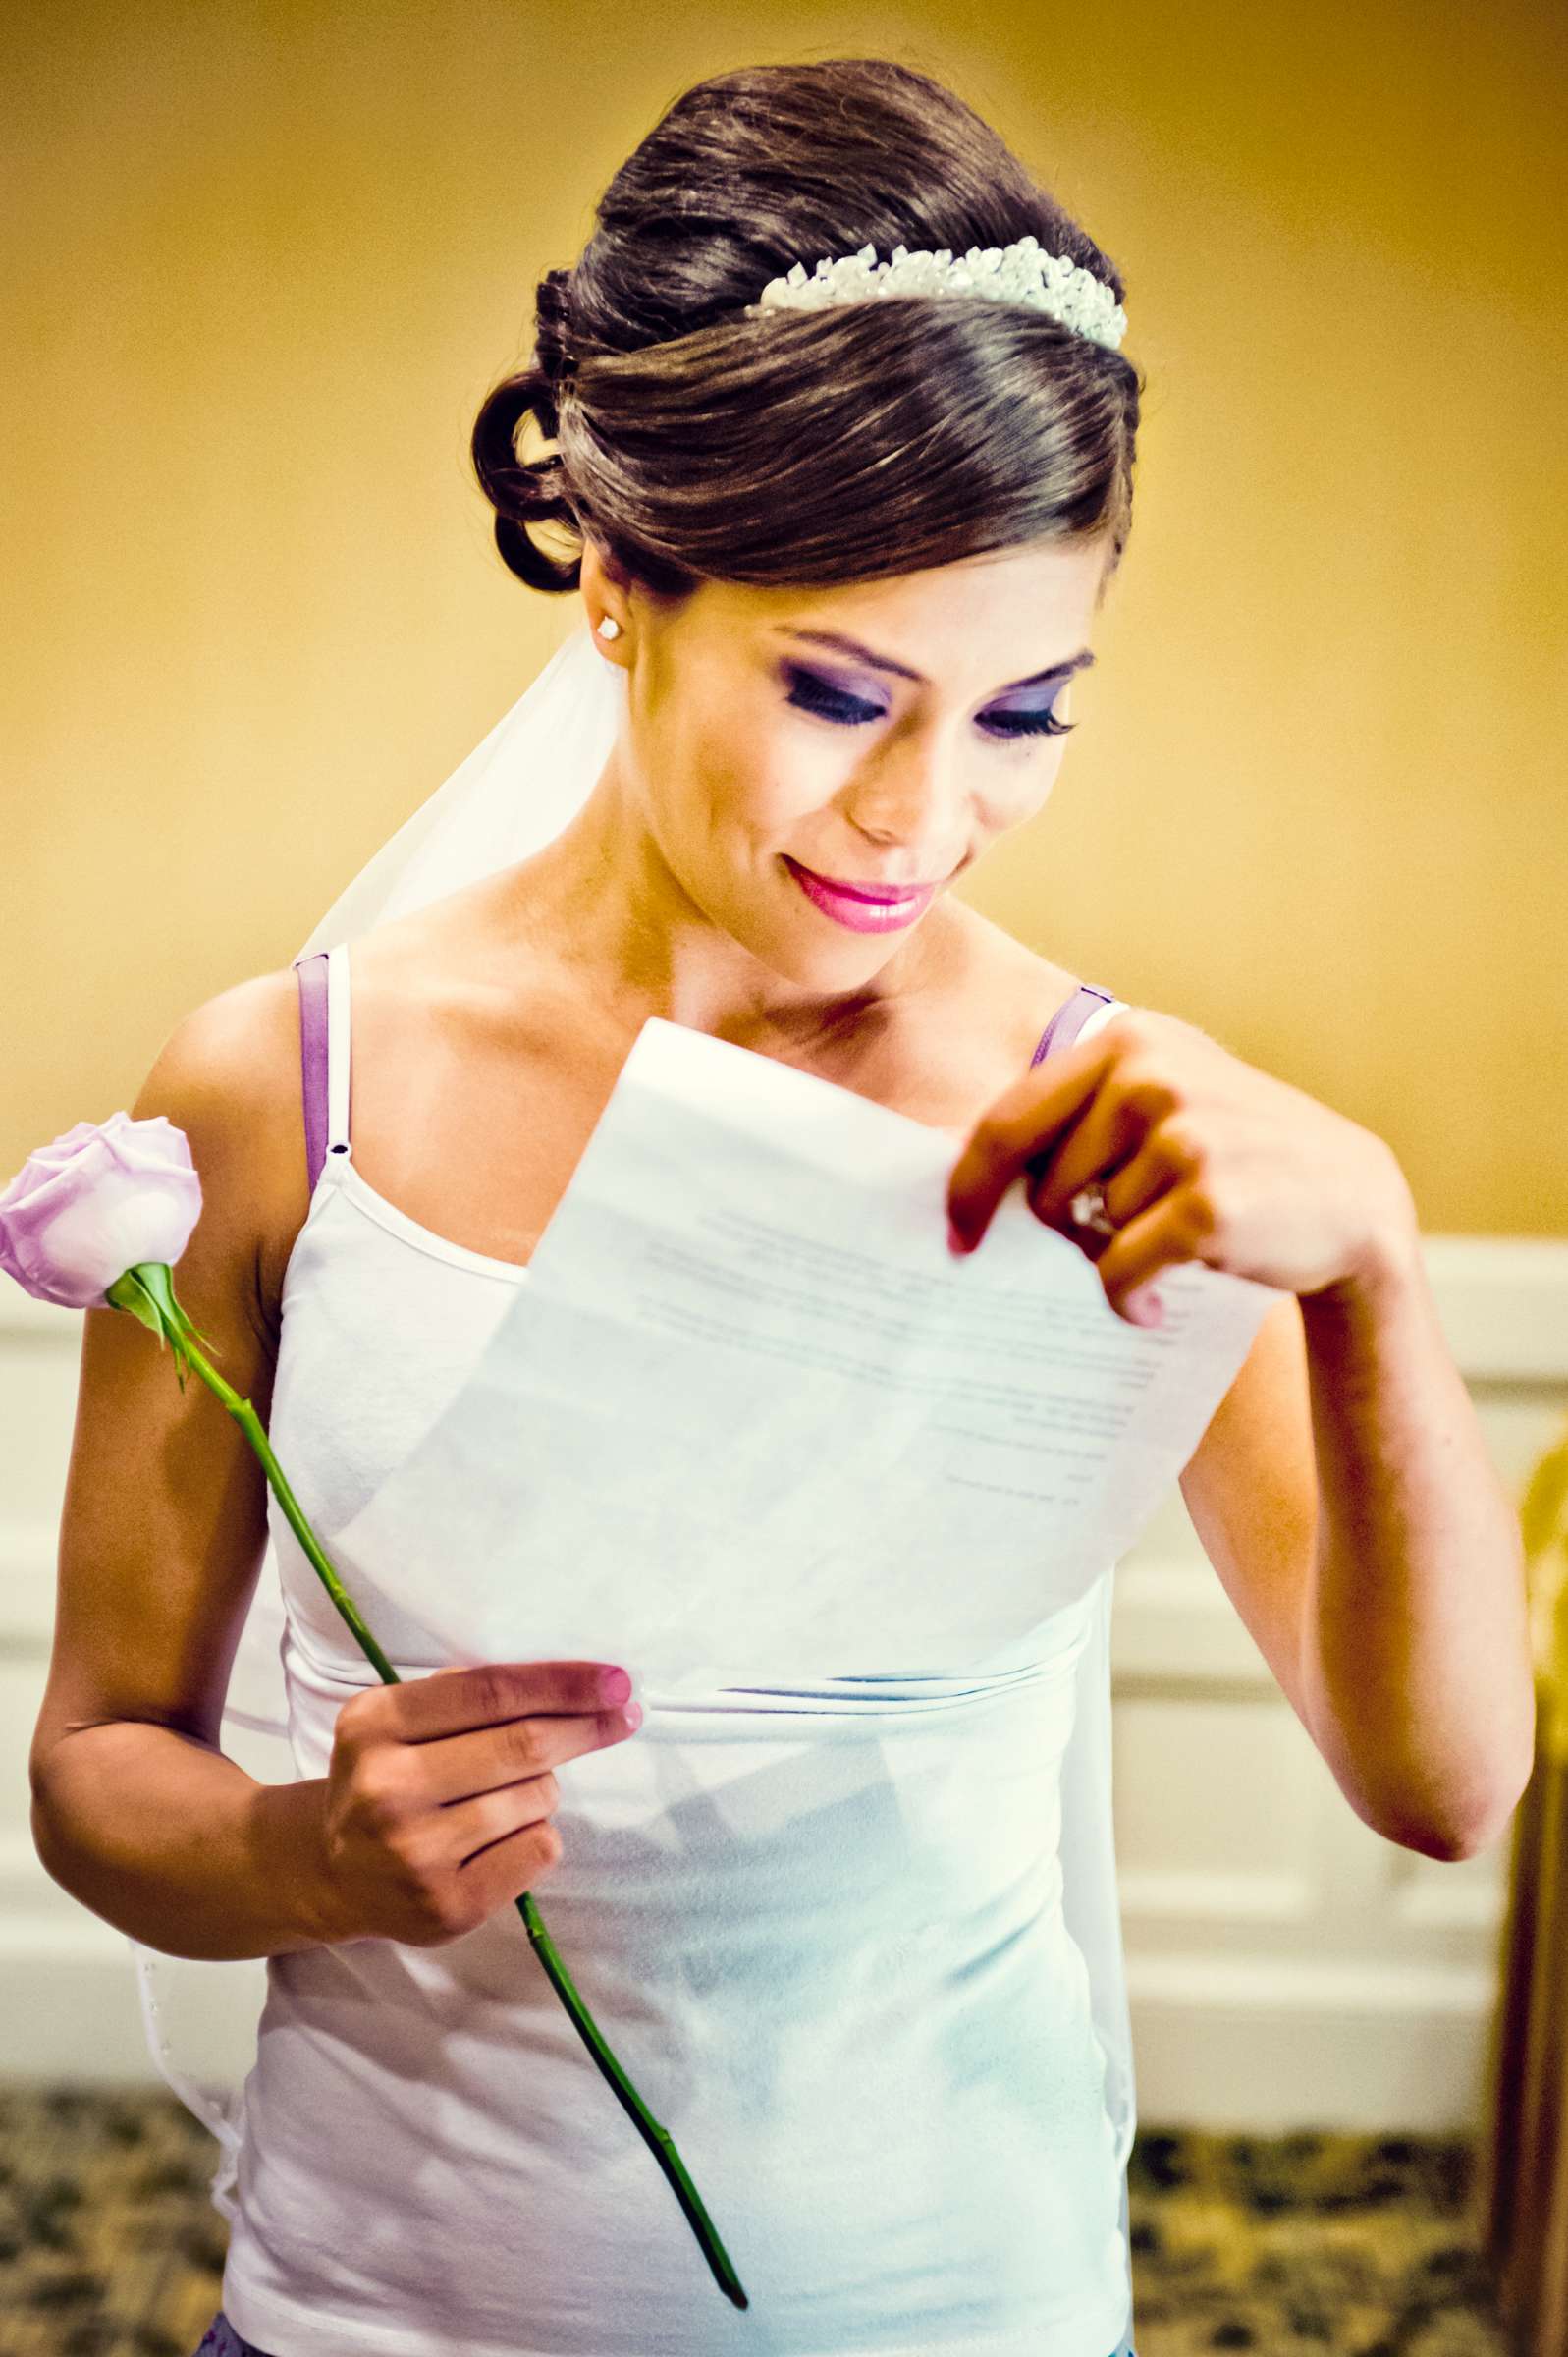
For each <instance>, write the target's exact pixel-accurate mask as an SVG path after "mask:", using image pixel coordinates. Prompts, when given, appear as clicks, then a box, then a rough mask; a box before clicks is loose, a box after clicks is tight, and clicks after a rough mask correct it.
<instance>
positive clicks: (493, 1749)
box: [418, 1703, 629, 1807]
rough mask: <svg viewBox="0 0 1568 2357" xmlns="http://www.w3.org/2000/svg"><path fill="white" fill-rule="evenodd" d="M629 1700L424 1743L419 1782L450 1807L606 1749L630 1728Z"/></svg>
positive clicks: (431, 1799)
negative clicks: (575, 1714) (571, 1714)
mask: <svg viewBox="0 0 1568 2357" xmlns="http://www.w3.org/2000/svg"><path fill="white" fill-rule="evenodd" d="M626 1709H627V1705H625V1704H624V1703H621V1704H618V1705H616V1706H615V1707H613V1708H612V1709H609V1710H604V1711H590V1712H587V1713H585V1714H583V1715H581V1716H579V1717H577V1718H562V1717H559V1716H551V1717H530V1718H527V1719H514V1720H513V1721H511V1722H510V1723H509V1724H508V1725H507V1726H504V1727H479V1728H477V1729H475V1731H474V1732H473V1733H471V1734H463V1735H449V1736H448V1737H447V1738H446V1740H445V1741H444V1742H441V1743H434V1744H431V1745H430V1746H429V1748H428V1750H425V1749H424V1748H423V1747H421V1750H420V1753H419V1755H418V1757H419V1772H420V1783H421V1789H422V1791H423V1794H424V1797H425V1799H426V1801H427V1802H428V1803H429V1804H430V1805H431V1806H432V1807H435V1806H437V1805H441V1806H446V1807H450V1806H451V1805H452V1803H453V1802H455V1801H461V1800H469V1799H471V1798H473V1796H474V1795H475V1794H476V1793H481V1792H495V1791H498V1790H499V1789H500V1788H501V1787H502V1786H503V1785H506V1784H514V1783H520V1782H522V1781H524V1780H525V1779H527V1778H528V1777H533V1776H542V1775H543V1774H544V1772H545V1770H546V1769H547V1768H551V1769H554V1768H559V1767H562V1766H564V1765H565V1764H566V1762H567V1761H568V1760H574V1759H578V1758H580V1757H581V1755H582V1754H583V1753H584V1752H589V1751H603V1750H604V1749H605V1748H606V1746H607V1745H609V1744H611V1743H619V1742H622V1741H623V1740H624V1739H625V1737H626V1735H627V1733H628V1731H629V1729H628V1725H627V1720H626Z"/></svg>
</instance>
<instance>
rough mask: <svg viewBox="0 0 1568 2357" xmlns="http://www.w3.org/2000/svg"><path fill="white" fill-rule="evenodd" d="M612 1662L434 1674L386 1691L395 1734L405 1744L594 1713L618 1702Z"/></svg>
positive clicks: (496, 1665)
mask: <svg viewBox="0 0 1568 2357" xmlns="http://www.w3.org/2000/svg"><path fill="white" fill-rule="evenodd" d="M611 1668H612V1665H611V1664H609V1663H606V1662H581V1661H560V1662H479V1663H475V1664H473V1665H472V1666H471V1667H467V1668H462V1669H450V1668H449V1669H444V1670H436V1671H432V1672H430V1674H429V1675H428V1676H426V1677H410V1678H406V1679H405V1680H404V1681H403V1683H402V1684H401V1685H397V1686H388V1687H386V1688H384V1689H383V1691H384V1692H385V1694H386V1696H387V1703H386V1706H385V1707H386V1709H387V1710H388V1711H389V1713H390V1714H391V1721H392V1726H391V1731H392V1733H393V1734H394V1735H396V1736H397V1737H398V1738H399V1739H400V1740H401V1741H403V1742H405V1743H422V1742H427V1741H429V1740H430V1739H431V1738H432V1737H435V1736H438V1735H457V1734H464V1733H466V1732H467V1730H468V1729H469V1728H470V1727H490V1726H496V1725H499V1724H500V1723H502V1722H503V1721H505V1720H508V1719H521V1718H525V1717H528V1716H532V1715H536V1714H539V1713H543V1712H549V1711H563V1712H572V1711H594V1710H601V1709H603V1708H605V1706H606V1705H608V1704H609V1703H611V1702H612V1701H614V1700H615V1699H616V1698H615V1697H614V1696H613V1695H612V1694H610V1693H609V1692H607V1691H606V1690H605V1684H604V1681H605V1679H606V1678H607V1677H609V1675H610V1673H611Z"/></svg>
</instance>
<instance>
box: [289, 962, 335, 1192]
mask: <svg viewBox="0 0 1568 2357" xmlns="http://www.w3.org/2000/svg"><path fill="white" fill-rule="evenodd" d="M294 966H295V972H296V973H297V975H298V977H299V1076H300V1084H301V1089H302V1093H303V1096H304V1108H305V1168H306V1170H307V1171H308V1172H309V1174H310V1192H311V1193H312V1194H314V1193H315V1191H316V1180H317V1179H318V1178H320V1176H321V1166H322V1164H323V1163H324V1162H325V1161H326V1159H327V953H326V951H325V950H315V951H313V952H312V953H311V955H310V956H309V957H308V958H297V959H295V961H294Z"/></svg>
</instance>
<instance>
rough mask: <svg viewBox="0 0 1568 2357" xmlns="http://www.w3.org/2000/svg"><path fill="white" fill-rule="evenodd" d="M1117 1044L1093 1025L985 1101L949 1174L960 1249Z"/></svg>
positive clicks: (1097, 1077)
mask: <svg viewBox="0 0 1568 2357" xmlns="http://www.w3.org/2000/svg"><path fill="white" fill-rule="evenodd" d="M1108 1027H1109V1026H1108ZM1119 1052H1120V1042H1119V1041H1111V1042H1110V1043H1109V1044H1108V1045H1106V1046H1103V1045H1102V1043H1101V1035H1100V1034H1099V1033H1097V1034H1096V1035H1095V1037H1094V1038H1092V1039H1087V1040H1084V1041H1082V1042H1081V1043H1079V1044H1078V1045H1076V1046H1074V1047H1070V1048H1067V1049H1064V1050H1063V1052H1062V1054H1061V1055H1060V1056H1059V1057H1057V1058H1054V1059H1053V1061H1052V1063H1051V1064H1050V1065H1046V1066H1042V1067H1041V1068H1040V1069H1038V1070H1036V1071H1033V1072H1025V1073H1024V1074H1023V1075H1022V1077H1021V1078H1020V1079H1018V1080H1015V1081H1014V1082H1013V1084H1012V1086H1011V1087H1010V1088H1007V1089H1004V1090H1003V1091H1002V1093H1001V1095H1000V1097H998V1098H997V1099H996V1101H995V1103H994V1104H992V1105H990V1106H989V1107H988V1108H987V1110H986V1112H985V1113H984V1114H983V1115H982V1116H981V1118H980V1120H979V1121H978V1122H977V1124H975V1127H974V1128H973V1130H971V1132H970V1134H969V1137H968V1139H967V1141H966V1142H965V1145H964V1148H963V1151H962V1153H961V1154H960V1155H959V1157H958V1159H957V1161H956V1162H955V1163H954V1164H953V1167H952V1170H951V1172H950V1173H949V1174H948V1178H947V1217H948V1219H949V1220H950V1222H951V1223H952V1227H953V1230H954V1233H955V1234H956V1236H957V1238H958V1241H959V1244H960V1247H961V1248H962V1249H964V1250H969V1251H972V1250H973V1248H974V1246H975V1245H976V1244H978V1243H979V1241H980V1239H981V1237H982V1236H983V1235H984V1234H985V1233H986V1230H987V1229H988V1228H989V1226H990V1225H991V1217H992V1214H993V1212H994V1211H995V1210H996V1208H997V1205H998V1204H999V1203H1000V1201H1001V1198H1002V1196H1003V1195H1004V1194H1005V1193H1006V1191H1007V1189H1008V1187H1009V1186H1010V1185H1011V1184H1012V1182H1013V1180H1014V1179H1015V1178H1017V1176H1018V1174H1019V1172H1020V1171H1021V1170H1022V1169H1023V1167H1024V1165H1025V1163H1027V1162H1029V1161H1031V1160H1033V1159H1035V1158H1036V1157H1037V1156H1039V1155H1041V1154H1049V1153H1050V1152H1052V1151H1053V1150H1054V1146H1055V1144H1056V1142H1057V1140H1058V1139H1059V1138H1060V1136H1061V1135H1062V1133H1063V1131H1065V1130H1066V1129H1068V1128H1070V1127H1071V1125H1072V1124H1073V1123H1074V1122H1076V1121H1077V1119H1078V1118H1079V1116H1080V1114H1081V1113H1082V1112H1083V1110H1084V1108H1085V1106H1086V1105H1087V1104H1088V1103H1089V1102H1090V1100H1091V1099H1092V1097H1093V1096H1094V1093H1095V1090H1096V1089H1097V1088H1098V1087H1099V1085H1100V1082H1101V1079H1102V1077H1103V1076H1104V1074H1105V1072H1106V1070H1107V1069H1108V1065H1109V1063H1110V1060H1111V1058H1112V1057H1113V1056H1114V1055H1116V1054H1118V1053H1119Z"/></svg>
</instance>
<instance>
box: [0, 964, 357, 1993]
mask: <svg viewBox="0 0 1568 2357" xmlns="http://www.w3.org/2000/svg"><path fill="white" fill-rule="evenodd" d="M297 1025H298V1017H297V986H296V983H295V977H294V974H293V970H292V969H290V970H289V971H288V972H286V973H283V974H269V975H263V976H260V977H258V978H257V979H255V980H254V981H250V982H245V983H242V984H240V985H239V986H238V987H237V988H235V989H233V990H229V991H226V992H224V993H222V994H221V995H220V996H219V997H217V998H215V999H212V1000H209V1001H208V1002H207V1003H206V1004H205V1005H204V1006H202V1007H199V1008H197V1009H196V1010H195V1012H194V1013H193V1014H189V1015H188V1016H187V1017H186V1019H185V1020H184V1021H183V1022H182V1023H181V1024H180V1025H179V1026H178V1028H177V1029H176V1030H175V1031H174V1033H173V1034H172V1035H171V1037H170V1039H169V1040H168V1041H167V1043H166V1044H165V1046H164V1048H163V1050H162V1052H161V1053H160V1055H159V1056H158V1058H157V1061H156V1062H155V1064H154V1066H153V1068H152V1070H151V1072H150V1073H149V1074H148V1077H147V1079H146V1082H145V1083H144V1085H143V1087H142V1089H141V1093H140V1095H139V1096H138V1098H137V1100H136V1103H135V1108H134V1118H135V1119H136V1120H142V1119H145V1118H148V1117H150V1116H152V1115H155V1114H160V1113H161V1114H166V1115H167V1116H168V1118H169V1120H170V1121H172V1122H173V1123H175V1124H176V1125H177V1126H178V1127H179V1128H181V1129H183V1130H184V1131H185V1133H186V1136H187V1137H188V1139H189V1144H190V1152H191V1158H192V1160H193V1161H194V1163H195V1166H196V1170H197V1173H198V1175H199V1177H200V1179H201V1189H202V1207H201V1216H200V1218H199V1219H198V1220H197V1222H196V1226H195V1229H194V1231H193V1232H192V1234H191V1236H190V1240H189V1243H188V1245H187V1246H186V1249H185V1251H184V1253H183V1254H182V1256H181V1259H180V1264H179V1271H178V1285H179V1293H180V1298H181V1301H182V1303H183V1305H184V1307H185V1308H186V1310H187V1311H188V1312H189V1315H190V1317H191V1318H192V1319H193V1320H194V1322H195V1325H196V1326H197V1328H198V1329H199V1330H200V1332H201V1333H202V1334H203V1335H204V1336H207V1337H209V1338H210V1341H211V1343H212V1345H213V1346H214V1348H213V1353H212V1354H213V1355H214V1358H215V1363H216V1364H217V1365H218V1366H219V1367H220V1368H221V1370H222V1372H223V1373H224V1374H225V1375H226V1376H227V1378H228V1380H229V1381H230V1382H231V1383H232V1384H234V1386H235V1387H236V1389H237V1390H238V1391H239V1392H240V1393H241V1395H242V1396H243V1397H248V1398H250V1399H251V1400H252V1401H253V1402H254V1404H255V1407H256V1411H257V1413H258V1414H259V1415H260V1417H261V1418H262V1421H263V1423H265V1421H266V1419H267V1416H268V1413H269V1410H270V1406H271V1397H272V1375H273V1364H274V1346H273V1336H274V1333H275V1329H276V1303H275V1301H273V1300H272V1299H271V1298H270V1297H269V1279H268V1277H267V1275H266V1272H267V1270H268V1269H269V1268H272V1267H275V1266H276V1265H277V1255H276V1252H275V1250H273V1249H271V1248H269V1247H270V1244H271V1241H272V1239H273V1238H274V1235H275V1231H276V1226H277V1222H278V1220H279V1218H280V1216H290V1215H292V1217H293V1220H294V1225H295V1226H296V1227H297V1226H298V1224H299V1221H300V1220H301V1219H302V1218H303V1214H304V1209H305V1197H306V1181H305V1175H304V1167H303V1165H304V1147H303V1138H302V1118H301V1113H300V1108H299V1102H298V1099H299V1064H298V1027H297ZM291 1156H292V1157H293V1158H294V1160H293V1163H291V1161H290V1159H289V1158H290V1157H291ZM296 1163H297V1169H296V1168H295V1167H294V1164H296ZM82 1318H83V1327H82V1342H81V1381H80V1388H79V1392H78V1400H77V1418H76V1429H75V1434H74V1437H73V1444H72V1453H71V1462H70V1469H69V1473H68V1476H67V1484H66V1497H65V1507H64V1512H63V1516H62V1522H61V1531H60V1554H59V1575H58V1588H57V1602H56V1610H55V1622H54V1642H53V1652H52V1655H51V1660H50V1665H49V1676H48V1682H47V1686H46V1688H45V1692H44V1698H43V1705H42V1709H41V1711H40V1713H39V1716H38V1721H37V1725H36V1727H35V1728H34V1732H33V1738H32V1747H31V1754H30V1759H29V1771H30V1778H31V1785H32V1796H33V1797H32V1832H33V1840H34V1843H35V1845H36V1848H37V1851H38V1855H39V1857H40V1859H41V1860H42V1862H43V1864H44V1866H45V1868H46V1869H47V1870H48V1872H49V1873H50V1875H52V1876H53V1878H54V1880H55V1881H56V1882H58V1883H60V1884H61V1885H62V1886H63V1888H64V1889H66V1890H67V1891H70V1892H71V1894H72V1896H73V1897H74V1898H77V1899H79V1900H80V1901H81V1904H82V1905H83V1906H85V1907H88V1908H90V1909H91V1910H92V1912H93V1913H94V1914H97V1915H101V1916H102V1917H103V1918H104V1919H105V1920H106V1921H107V1922H109V1923H112V1924H114V1925H116V1926H117V1928H118V1929H120V1930H122V1931H125V1932H129V1933H131V1934H132V1935H133V1936H134V1937H135V1938H136V1939H138V1940H142V1941H144V1942H145V1943H146V1944H147V1946H151V1947H157V1948H161V1949H163V1950H165V1951H166V1952H167V1953H169V1954H172V1955H186V1956H256V1955H267V1954H276V1953H281V1952H284V1951H286V1950H288V1949H291V1948H297V1947H304V1946H315V1945H318V1944H320V1943H321V1942H322V1941H324V1940H326V1939H327V1938H329V1937H330V1936H331V1926H330V1921H329V1899H330V1893H329V1891H327V1889H326V1887H325V1872H324V1867H323V1864H322V1844H321V1841H320V1838H319V1833H318V1826H319V1817H320V1811H321V1804H322V1799H323V1796H324V1792H325V1780H324V1779H317V1780H312V1781H307V1782H304V1783H301V1784H296V1785H290V1784H282V1785H271V1784H260V1783H258V1782H257V1781H255V1779H254V1778H252V1777H250V1776H248V1775H246V1774H245V1772H244V1770H243V1769H242V1768H241V1767H240V1766H239V1765H238V1764H237V1763H236V1762H235V1761H233V1760H230V1759H227V1758H226V1757H225V1756H224V1755H223V1753H222V1752H220V1751H219V1749H218V1732H219V1726H220V1721H221V1714H222V1710H223V1703H224V1697H225V1695H226V1693H227V1691H228V1683H229V1673H230V1670H231V1667H232V1665H233V1661H234V1654H235V1649H236V1647H237V1645H238V1643H239V1638H240V1631H241V1628H242V1626H243V1621H244V1617H245V1614H246V1612H247V1610H248V1608H249V1605H250V1600H251V1598H252V1596H253V1594H254V1590H255V1584H256V1578H257V1575H258V1572H259V1570H260V1565H261V1560H262V1554H263V1551H264V1547H265V1541H266V1503H267V1495H268V1493H267V1486H266V1480H265V1476H264V1475H263V1473H262V1470H261V1467H260V1465H259V1464H258V1463H257V1461H256V1458H255V1455H254V1453H253V1452H252V1451H251V1449H250V1447H249V1445H248V1443H247V1442H246V1440H245V1438H244V1436H243V1432H242V1431H241V1429H240V1427H239V1426H238V1425H237V1424H236V1422H235V1421H234V1419H233V1417H231V1416H229V1415H227V1414H225V1412H224V1410H223V1408H222V1407H221V1406H220V1404H219V1402H218V1401H217V1399H215V1398H213V1396H212V1394H211V1393H210V1392H209V1391H208V1390H207V1387H206V1386H205V1384H202V1383H198V1382H197V1381H196V1380H195V1379H194V1377H191V1378H189V1380H188V1381H187V1384H186V1387H185V1390H184V1392H182V1390H181V1388H180V1384H179V1382H178V1380H177V1378H176V1374H175V1368H174V1363H173V1360H172V1357H171V1354H170V1352H169V1351H168V1349H167V1348H164V1349H160V1348H159V1346H158V1343H157V1342H156V1340H155V1338H154V1337H153V1336H152V1335H151V1334H149V1333H148V1332H147V1330H146V1328H145V1327H144V1326H142V1325H140V1324H139V1323H138V1322H137V1321H136V1320H135V1318H132V1317H131V1316H129V1315H128V1314H127V1313H126V1312H125V1311H123V1310H116V1309H89V1310H85V1311H84V1312H83V1313H82Z"/></svg>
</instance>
